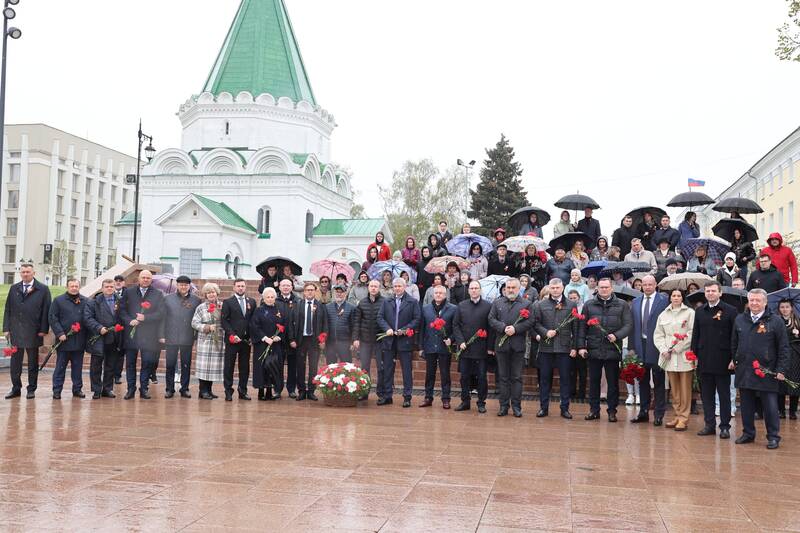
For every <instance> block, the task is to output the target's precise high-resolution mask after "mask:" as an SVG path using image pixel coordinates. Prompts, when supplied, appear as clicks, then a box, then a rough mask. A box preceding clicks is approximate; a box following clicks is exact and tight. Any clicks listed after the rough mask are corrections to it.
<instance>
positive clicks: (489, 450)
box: [0, 373, 800, 533]
mask: <svg viewBox="0 0 800 533" xmlns="http://www.w3.org/2000/svg"><path fill="white" fill-rule="evenodd" d="M163 386H164V385H163V376H161V383H160V384H159V385H155V386H153V387H152V388H151V393H152V394H153V399H152V400H150V401H146V400H141V399H139V398H138V397H137V399H135V400H131V401H123V400H122V399H121V395H120V396H119V397H118V398H117V399H114V400H110V399H102V400H91V399H88V398H87V399H84V400H80V399H73V398H72V396H71V395H70V394H69V393H68V392H66V391H68V390H69V379H68V384H67V387H66V388H65V394H64V395H63V399H62V400H60V401H55V400H53V399H52V398H51V395H50V390H49V389H50V374H43V375H42V376H41V378H40V386H39V390H38V392H37V396H38V397H37V398H36V399H35V400H25V399H24V398H22V399H15V400H12V401H2V400H0V436H2V443H0V531H24V532H31V531H49V530H59V531H89V530H102V531H154V532H165V531H186V532H190V531H191V532H198V533H199V532H203V533H205V532H213V531H248V530H252V531H281V532H296V531H320V530H332V529H340V530H347V531H382V532H383V531H387V532H388V531H409V532H426V531H443V532H448V533H449V532H459V531H481V532H484V531H485V532H490V531H492V532H495V531H497V532H499V531H509V532H511V531H523V530H524V531H531V530H541V531H589V530H630V531H704V532H708V531H726V532H741V531H758V530H762V531H767V530H794V531H798V530H800V445H798V443H800V423H798V422H789V421H782V422H784V423H783V427H782V433H783V437H784V440H783V442H782V443H781V448H780V449H779V450H777V451H769V450H767V449H766V448H765V447H764V444H765V439H764V432H763V425H760V426H758V431H759V432H760V434H759V436H758V439H757V443H756V444H750V445H745V446H736V445H735V444H734V443H733V439H731V440H729V441H720V440H719V439H717V438H716V437H698V436H696V435H695V431H697V430H698V429H700V425H701V420H700V417H693V420H692V422H691V426H690V431H687V432H685V433H676V432H674V431H671V430H667V429H664V428H663V427H661V428H656V427H653V426H652V424H648V425H647V426H645V427H637V426H633V425H632V424H630V423H629V422H628V420H627V419H628V418H629V417H631V416H633V414H634V410H633V408H627V409H626V408H624V407H623V408H622V410H621V411H620V415H621V416H620V422H619V423H617V424H610V423H608V422H607V421H606V420H605V418H603V419H601V420H600V421H594V422H586V421H584V420H583V415H584V414H585V413H586V406H585V405H577V406H575V407H574V409H573V414H574V415H576V416H575V419H574V420H572V421H566V420H562V419H561V418H559V417H558V416H553V415H551V416H550V417H549V418H546V419H537V418H536V417H535V414H536V410H537V409H538V403H535V402H525V403H524V404H523V409H524V416H523V417H522V418H521V419H515V418H513V417H510V416H509V417H507V418H498V417H497V416H496V415H495V413H496V408H497V402H496V401H495V400H492V401H490V402H489V412H488V413H486V414H485V415H479V414H478V413H477V411H476V410H475V406H474V404H473V410H472V411H469V412H464V413H456V412H454V411H452V410H451V411H444V410H443V409H442V408H441V403H440V402H439V400H438V398H437V400H436V402H435V404H434V407H433V408H429V409H419V408H418V407H417V405H418V403H419V401H420V399H419V398H418V397H415V398H414V406H413V407H412V408H410V409H402V408H401V407H400V405H399V403H395V404H394V405H392V406H387V407H380V408H379V407H376V406H375V404H374V401H373V402H370V404H369V405H361V406H359V407H358V408H355V409H352V408H351V409H345V408H340V409H335V408H328V407H325V406H324V405H323V404H322V402H318V403H313V402H308V401H306V402H295V401H292V400H288V399H287V398H286V396H285V393H284V399H283V400H281V401H278V402H258V401H255V400H254V401H251V402H244V401H238V400H234V401H233V402H232V403H226V402H224V401H223V399H221V398H220V399H218V400H214V401H200V400H198V399H197V390H196V385H194V384H193V388H194V390H193V391H192V392H193V398H192V399H181V398H178V397H175V398H173V399H170V400H166V399H164V397H163ZM215 388H216V389H217V390H216V391H215V392H217V393H218V394H221V390H219V389H220V387H219V385H217V386H216V387H215ZM8 389H9V378H8V374H7V373H4V374H1V375H0V391H2V392H3V393H5V392H6V391H7V390H8ZM120 390H121V387H120V386H118V387H117V392H118V393H119V392H120ZM455 403H457V402H454V405H455ZM554 407H556V406H554ZM737 422H738V419H736V421H735V422H734V424H736V423H737ZM737 429H738V428H737V427H736V425H734V431H733V433H734V435H733V436H734V438H735V437H736V436H737V434H738V431H737Z"/></svg>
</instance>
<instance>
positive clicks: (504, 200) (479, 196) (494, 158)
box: [467, 135, 528, 235]
mask: <svg viewBox="0 0 800 533" xmlns="http://www.w3.org/2000/svg"><path fill="white" fill-rule="evenodd" d="M486 155H487V156H488V159H486V160H485V161H484V162H483V168H482V169H481V173H480V182H479V183H478V186H477V187H475V190H474V191H470V196H471V201H470V210H469V211H468V212H467V215H468V216H469V217H470V218H473V219H476V220H478V222H480V225H481V227H480V228H478V230H476V231H480V232H481V233H483V234H484V235H488V234H489V233H490V232H491V231H492V230H494V229H495V228H497V227H499V226H503V227H505V226H506V225H507V222H508V217H510V216H511V214H512V213H513V212H514V211H516V210H517V209H519V208H520V207H525V206H526V205H528V196H527V193H526V192H525V189H524V188H523V187H522V180H521V179H520V177H521V176H522V166H521V165H520V163H519V162H518V161H514V148H512V147H511V144H510V143H509V142H508V139H506V136H505V135H501V136H500V141H498V143H497V145H495V147H494V148H491V149H487V150H486Z"/></svg>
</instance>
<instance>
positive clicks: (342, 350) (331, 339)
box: [322, 284, 356, 364]
mask: <svg viewBox="0 0 800 533" xmlns="http://www.w3.org/2000/svg"><path fill="white" fill-rule="evenodd" d="M322 308H323V309H324V310H325V324H326V326H327V329H326V330H325V332H326V333H327V334H328V340H327V342H326V348H327V349H326V350H325V360H326V362H327V363H328V364H331V363H350V362H351V361H352V360H353V356H352V353H353V352H352V349H353V341H354V340H355V339H356V330H355V320H356V308H355V306H353V304H351V303H350V302H348V301H347V288H346V287H345V286H344V285H341V284H337V285H334V286H333V301H331V302H328V303H327V304H325V305H323V306H322Z"/></svg>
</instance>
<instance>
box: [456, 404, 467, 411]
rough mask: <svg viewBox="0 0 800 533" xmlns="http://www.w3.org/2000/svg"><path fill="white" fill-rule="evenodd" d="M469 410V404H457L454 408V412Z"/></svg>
mask: <svg viewBox="0 0 800 533" xmlns="http://www.w3.org/2000/svg"><path fill="white" fill-rule="evenodd" d="M470 409H471V407H470V404H469V402H461V403H460V404H458V407H456V409H455V410H456V411H469V410H470Z"/></svg>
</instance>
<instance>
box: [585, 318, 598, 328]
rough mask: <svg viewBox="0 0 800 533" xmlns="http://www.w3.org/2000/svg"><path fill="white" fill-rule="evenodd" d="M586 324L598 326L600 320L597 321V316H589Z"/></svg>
mask: <svg viewBox="0 0 800 533" xmlns="http://www.w3.org/2000/svg"><path fill="white" fill-rule="evenodd" d="M586 325H587V326H598V325H600V321H599V320H598V319H597V318H590V319H589V320H588V321H587V322H586Z"/></svg>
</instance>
